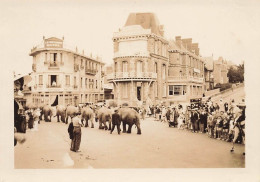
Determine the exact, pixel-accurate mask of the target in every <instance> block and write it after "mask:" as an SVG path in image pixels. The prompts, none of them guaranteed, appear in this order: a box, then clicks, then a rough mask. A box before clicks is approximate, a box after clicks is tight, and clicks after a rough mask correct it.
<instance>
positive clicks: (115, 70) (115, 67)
mask: <svg viewBox="0 0 260 182" xmlns="http://www.w3.org/2000/svg"><path fill="white" fill-rule="evenodd" d="M115 72H117V62H115Z"/></svg>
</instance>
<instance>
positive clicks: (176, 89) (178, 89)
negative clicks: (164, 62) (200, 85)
mask: <svg viewBox="0 0 260 182" xmlns="http://www.w3.org/2000/svg"><path fill="white" fill-rule="evenodd" d="M181 94H182V93H181V86H180V85H175V86H174V95H181Z"/></svg>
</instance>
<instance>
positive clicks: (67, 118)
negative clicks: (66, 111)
mask: <svg viewBox="0 0 260 182" xmlns="http://www.w3.org/2000/svg"><path fill="white" fill-rule="evenodd" d="M68 120H69V116H67V117H66V124H68Z"/></svg>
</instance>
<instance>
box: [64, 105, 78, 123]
mask: <svg viewBox="0 0 260 182" xmlns="http://www.w3.org/2000/svg"><path fill="white" fill-rule="evenodd" d="M77 112H79V108H78V107H75V106H70V105H69V106H68V107H67V108H66V124H68V119H69V117H70V118H72V116H73V115H74V113H77Z"/></svg>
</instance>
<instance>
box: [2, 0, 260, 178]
mask: <svg viewBox="0 0 260 182" xmlns="http://www.w3.org/2000/svg"><path fill="white" fill-rule="evenodd" d="M259 7H260V2H259V1H249V3H246V2H245V1H242V0H241V1H214V0H212V1H206V0H205V1H204V0H199V1H197V3H195V2H192V1H179V0H172V1H170V0H169V1H166V0H165V1H145V0H143V1H140V2H139V1H130V0H128V1H121V0H116V1H106V0H103V1H58V0H57V1H48V0H46V1H39V2H36V1H28V2H26V1H1V2H0V8H1V13H0V15H1V18H0V19H1V23H0V24H1V27H3V29H2V30H0V33H1V42H2V45H1V49H2V48H3V49H4V51H3V56H2V57H3V61H2V63H1V71H2V74H4V75H5V76H2V78H1V81H3V82H4V83H8V86H7V92H8V93H9V94H8V95H9V96H10V99H9V98H5V99H6V100H4V102H3V103H2V105H1V107H5V106H4V104H5V103H10V104H8V106H10V107H8V108H7V111H6V113H5V115H3V116H6V115H8V118H10V121H8V122H6V123H9V124H8V127H7V128H6V129H5V131H4V132H5V133H7V135H6V136H10V140H4V139H3V140H2V141H3V142H2V141H1V142H2V143H6V144H3V148H7V150H8V151H9V152H8V151H6V152H3V154H4V155H6V156H7V153H8V156H11V158H12V159H10V160H8V159H5V160H8V161H9V163H10V164H9V165H10V166H12V167H11V168H12V169H10V170H14V171H17V170H18V171H19V170H21V169H22V170H32V169H38V170H44V169H48V170H54V171H55V170H57V169H66V170H75V169H81V170H86V171H89V170H92V171H93V170H94V171H95V170H97V169H99V170H100V169H101V170H105V172H106V170H111V169H112V170H137V172H138V171H139V170H144V169H146V170H153V169H156V170H158V169H159V170H161V171H164V170H175V169H182V170H184V171H185V170H187V169H201V170H202V171H203V170H207V169H208V170H212V169H213V170H214V169H226V170H231V169H232V170H246V169H248V166H250V164H249V162H250V161H251V162H253V161H254V159H255V162H256V161H257V159H259V157H258V156H256V158H254V155H256V154H254V153H253V152H251V151H250V150H251V149H252V148H254V147H259V144H255V146H254V147H252V143H259V140H258V141H257V140H256V141H255V142H254V137H252V136H249V137H248V135H252V134H253V133H254V132H253V131H257V130H253V129H254V125H253V129H252V130H251V127H252V123H255V122H256V121H257V120H252V119H257V118H254V117H253V115H251V114H250V113H251V111H253V112H254V111H255V113H254V114H257V112H258V111H257V108H259V103H257V104H258V105H256V104H253V102H255V103H256V102H257V101H254V98H253V97H254V96H256V98H257V94H255V93H253V92H252V91H253V90H254V91H257V90H259V88H258V87H259V83H258V82H259V81H257V79H255V80H254V79H250V78H252V77H254V78H257V77H256V76H252V74H255V73H256V72H257V71H256V72H253V69H255V67H258V65H259V63H254V64H255V66H253V63H252V61H253V59H255V58H256V57H254V55H252V54H253V53H252V52H254V54H255V51H254V50H256V48H252V50H249V49H248V47H247V46H248V45H249V44H251V42H250V41H252V40H259V31H258V30H259V17H260V13H259V12H258V10H259ZM251 46H252V47H254V46H253V45H252V44H251ZM255 47H257V46H255ZM3 49H2V50H3ZM257 58H259V56H258V57H257ZM251 67H252V68H251ZM5 68H7V69H5ZM6 73H7V74H8V75H6ZM6 77H8V79H7V80H5V79H4V78H6ZM252 85H254V86H255V89H252V88H251V86H252ZM10 92H12V93H10ZM258 93H259V92H258ZM9 96H8V97H9ZM252 98H253V101H252V104H250V103H251V101H250V99H252ZM5 101H6V102H5ZM250 108H251V110H250ZM248 110H249V111H250V112H249V111H248ZM248 113H249V114H248ZM13 116H14V117H13ZM248 118H249V119H250V120H249V119H248ZM12 120H13V121H12ZM11 121H12V122H11ZM250 125H251V126H250ZM248 126H249V129H248ZM256 126H259V123H258V125H255V127H256ZM3 135H4V134H3ZM246 136H247V137H246ZM248 138H249V139H248ZM13 139H14V140H13ZM13 141H14V143H13ZM248 143H249V144H248ZM5 146H9V147H5ZM4 155H3V156H4ZM3 158H5V157H3ZM259 164H260V163H259V162H258V163H257V162H256V163H255V165H256V166H258V167H259ZM252 168H253V167H252ZM254 170H256V171H257V168H254ZM139 172H140V171H139ZM235 172H236V171H232V172H230V178H229V179H230V181H233V180H234V179H233V180H231V179H232V178H231V173H234V175H236V173H235ZM11 173H12V172H10V174H11ZM15 173H16V172H15ZM224 173H225V172H224ZM238 173H239V172H238ZM29 174H30V173H29ZM59 174H60V175H61V176H62V174H66V172H65V173H59ZM115 174H116V172H115ZM187 174H188V173H185V175H186V178H188V175H187ZM205 174H206V173H205ZM205 174H204V175H205ZM252 174H253V172H252ZM19 175H21V174H20V173H19ZM182 175H183V174H182ZM240 175H241V179H242V178H243V179H245V174H244V175H243V176H242V174H240ZM224 176H225V175H224ZM179 177H180V176H179ZM222 177H223V176H222ZM250 177H252V178H250V179H252V181H257V178H258V180H259V179H260V176H259V174H258V175H255V174H254V175H251V176H250ZM39 178H41V177H40V173H39ZM57 179H58V178H57ZM138 179H139V180H135V181H145V180H142V178H141V177H140V178H138ZM160 179H163V178H160ZM188 179H189V178H188ZM241 179H240V180H241ZM0 180H1V181H5V178H0ZM104 180H106V178H105V177H104ZM128 180H129V181H132V180H131V179H128ZM154 180H155V178H154ZM190 180H195V179H191V178H190ZM7 181H8V180H7ZM163 181H166V178H165V180H163ZM195 181H196V180H195Z"/></svg>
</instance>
